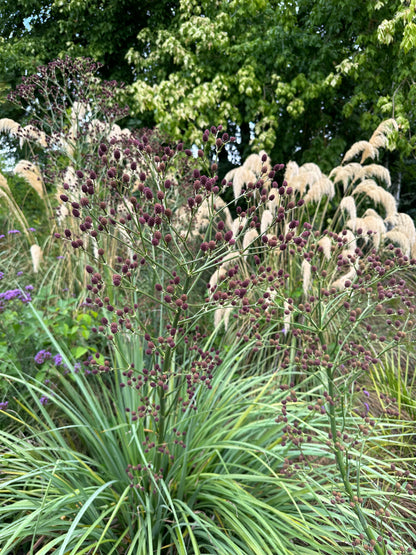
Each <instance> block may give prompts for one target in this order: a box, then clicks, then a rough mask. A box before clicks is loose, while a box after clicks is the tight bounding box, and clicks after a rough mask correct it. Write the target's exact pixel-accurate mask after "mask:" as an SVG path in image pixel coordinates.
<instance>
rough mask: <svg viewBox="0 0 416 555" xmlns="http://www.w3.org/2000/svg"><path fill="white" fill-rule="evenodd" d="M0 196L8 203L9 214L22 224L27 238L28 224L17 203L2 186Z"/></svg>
mask: <svg viewBox="0 0 416 555" xmlns="http://www.w3.org/2000/svg"><path fill="white" fill-rule="evenodd" d="M1 197H3V198H4V199H6V202H7V203H8V205H9V207H10V212H11V215H12V216H13V217H14V218H16V220H17V221H18V222H19V224H20V225H21V226H22V230H23V233H24V234H25V235H26V237H27V238H29V233H28V231H27V230H28V229H29V224H28V223H27V220H26V218H25V215H24V214H23V212H22V210H21V209H20V208H19V206H18V205H17V203H16V201H15V200H14V198H13V197H12V196H11V195H8V194H7V193H6V192H5V191H4V190H3V189H2V188H0V198H1Z"/></svg>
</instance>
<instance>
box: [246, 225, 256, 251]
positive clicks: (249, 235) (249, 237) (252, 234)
mask: <svg viewBox="0 0 416 555" xmlns="http://www.w3.org/2000/svg"><path fill="white" fill-rule="evenodd" d="M258 236H259V234H258V233H257V231H256V230H255V229H254V227H251V228H250V229H249V230H248V231H247V232H246V233H245V234H244V238H243V250H244V251H245V250H246V249H248V247H249V245H251V243H253V241H255V240H256V239H257V237H258Z"/></svg>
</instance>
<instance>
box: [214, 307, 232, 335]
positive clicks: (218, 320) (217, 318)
mask: <svg viewBox="0 0 416 555" xmlns="http://www.w3.org/2000/svg"><path fill="white" fill-rule="evenodd" d="M231 311H232V308H231V307H230V306H225V307H221V308H217V310H216V311H215V312H214V326H215V328H218V326H220V325H221V324H224V329H225V330H227V328H228V324H229V322H230V316H231Z"/></svg>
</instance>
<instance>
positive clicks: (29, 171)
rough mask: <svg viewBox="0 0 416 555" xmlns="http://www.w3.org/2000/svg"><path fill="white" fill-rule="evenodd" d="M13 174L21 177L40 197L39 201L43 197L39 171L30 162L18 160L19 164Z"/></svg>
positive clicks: (43, 191)
mask: <svg viewBox="0 0 416 555" xmlns="http://www.w3.org/2000/svg"><path fill="white" fill-rule="evenodd" d="M13 173H14V174H16V175H19V176H20V177H23V179H24V180H25V181H26V183H28V184H29V185H30V186H31V187H32V188H33V189H34V190H35V191H36V192H37V194H38V195H39V196H40V198H41V199H43V198H44V197H45V190H44V187H43V179H42V174H41V173H40V169H39V168H38V167H37V166H36V165H35V164H32V162H28V161H27V160H20V162H19V163H18V164H17V165H16V166H15V167H14V169H13Z"/></svg>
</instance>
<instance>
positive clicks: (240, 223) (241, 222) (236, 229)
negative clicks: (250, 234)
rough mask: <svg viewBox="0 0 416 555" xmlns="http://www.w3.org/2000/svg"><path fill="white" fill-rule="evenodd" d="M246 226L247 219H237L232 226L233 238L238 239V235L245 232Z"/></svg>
mask: <svg viewBox="0 0 416 555" xmlns="http://www.w3.org/2000/svg"><path fill="white" fill-rule="evenodd" d="M246 225H247V218H246V217H244V218H236V219H235V220H234V221H233V223H232V225H231V231H232V232H233V237H238V235H239V234H240V233H242V232H243V231H244V228H245V227H246ZM240 228H241V230H240Z"/></svg>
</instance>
